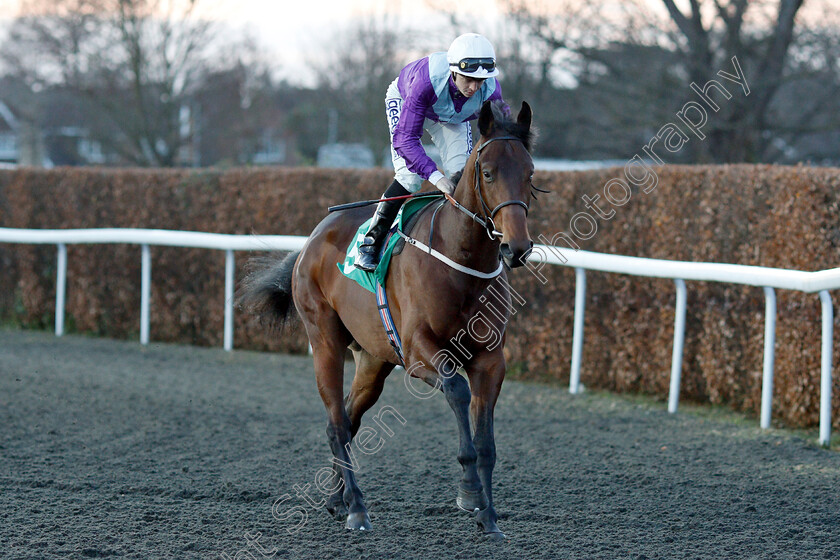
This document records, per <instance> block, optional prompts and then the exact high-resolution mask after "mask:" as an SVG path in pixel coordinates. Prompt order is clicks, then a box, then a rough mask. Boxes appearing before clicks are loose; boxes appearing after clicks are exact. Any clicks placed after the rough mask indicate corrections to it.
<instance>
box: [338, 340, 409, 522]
mask: <svg viewBox="0 0 840 560" xmlns="http://www.w3.org/2000/svg"><path fill="white" fill-rule="evenodd" d="M353 358H354V360H355V362H356V375H355V376H354V377H353V386H352V387H351V389H350V392H349V393H348V394H347V397H346V398H345V399H344V408H345V410H346V411H347V416H348V418H349V419H350V438H351V440H352V438H354V437H356V433H357V432H358V431H359V427H360V426H361V423H362V416H363V415H364V413H365V412H367V411H368V410H369V409H370V408H371V407H372V406H373V405H374V404H375V403H376V401H377V400H378V399H379V396H380V395H381V394H382V389H383V387H384V386H385V378H386V377H388V374H389V373H391V371H392V370H393V369H394V364H391V363H388V362H383V361H381V360H377V359H376V358H374V357H373V356H371V355H370V354H368V353H367V352H365V351H364V350H362V349H354V350H353ZM330 488H336V489H337V490H336V491H335V493H334V494H332V495H331V496H330V497H329V498H328V499H327V509H328V510H329V512H330V513H331V514H332V515H333V517H335V518H336V519H343V517H344V516H345V515H347V513H348V512H347V507H346V506H345V504H344V497H343V491H342V490H343V488H344V484H343V482H342V473H341V467H340V466H339V465H338V463H333V480H332V482H331V484H330Z"/></svg>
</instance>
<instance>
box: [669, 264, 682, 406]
mask: <svg viewBox="0 0 840 560" xmlns="http://www.w3.org/2000/svg"><path fill="white" fill-rule="evenodd" d="M674 284H676V286H677V305H676V310H675V312H674V351H673V353H672V355H671V388H670V392H669V394H668V412H670V413H671V414H674V413H675V412H677V404H678V403H679V400H680V377H681V375H682V360H683V346H684V345H685V300H686V289H685V281H684V280H681V279H679V278H675V279H674Z"/></svg>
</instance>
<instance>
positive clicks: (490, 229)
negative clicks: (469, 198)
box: [397, 136, 528, 279]
mask: <svg viewBox="0 0 840 560" xmlns="http://www.w3.org/2000/svg"><path fill="white" fill-rule="evenodd" d="M496 140H516V141H517V142H522V139H521V138H517V137H516V136H499V137H498V138H491V139H489V140H487V141H486V142H484V143H483V144H481V145H480V146H478V148H476V154H475V185H474V187H473V188H474V189H475V192H476V194H477V195H478V200H479V201H481V212H482V216H479V215H478V213H476V212H472V211H471V210H469V209H468V208H466V207H465V206H463V205H462V204H461V203H459V202H458V201H457V200H455V199H454V198H452V197H451V196H450V195H446V198H447V200H449V202H450V203H452V205H453V206H455V208H457V209H458V210H460V211H461V212H463V213H464V214H466V215H467V216H469V217H470V218H472V219H473V220H474V221H475V222H477V223H478V224H481V226H483V227H484V229H485V231H486V232H487V235H488V236H489V237H490V239H491V240H495V239H496V238H497V237H502V236H503V235H504V234H503V233H502V232H500V231H498V230H496V224H495V223H494V222H493V217H494V216H495V215H496V214H497V213H498V212H499V210H501V209H502V208H504V207H505V206H511V205H513V204H517V205H519V206H521V207H523V208H524V209H525V215H526V216H527V215H528V204H527V203H525V202H524V201H522V200H518V199H512V200H507V201H505V202H502V203H501V204H499V205H498V206H496V207H495V208H493V209H492V210H490V206H489V205H488V204H487V202H486V201H485V200H484V194H483V193H482V192H481V179H480V178H479V175H478V173H479V171H480V169H479V157H480V156H481V151H482V150H484V148H486V147H487V145H488V144H490V143H492V142H495V141H496ZM522 143H523V145H524V142H522ZM443 206H444V203H443V201H441V203H440V204H438V206H437V208H435V211H434V213H433V214H432V219H431V222H430V225H429V244H428V245H424V244H423V243H421V242H420V241H418V240H417V239H414V238H413V237H411V236H410V235H408V234H406V233H404V232H403V231H402V230H400V229H399V228H397V234H398V235H399V236H400V237H402V238H403V239H404V240H405V242H406V243H408V244H410V245H414V246H415V247H417V248H418V249H420V250H422V251H423V252H425V253H428V254H429V255H431V256H433V257H434V258H436V259H438V260H439V261H442V262H444V263H445V264H446V265H447V266H450V267H452V268H454V269H455V270H458V271H460V272H463V273H465V274H469V275H471V276H475V277H477V278H482V279H489V278H495V277H496V276H498V275H499V274H501V273H502V269H503V262H502V259H499V266H498V268H496V270H494V271H493V272H481V271H478V270H474V269H472V268H468V267H466V266H463V265H461V264H458V263H457V262H455V261H453V260H452V259H450V258H448V257H447V256H446V255H444V254H442V253H440V252H439V251H436V250H434V249H432V239H433V238H434V232H435V220H436V219H437V215H438V212H439V211H440V209H441V208H443Z"/></svg>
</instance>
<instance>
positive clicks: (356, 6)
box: [0, 0, 498, 77]
mask: <svg viewBox="0 0 840 560" xmlns="http://www.w3.org/2000/svg"><path fill="white" fill-rule="evenodd" d="M2 1H3V0H0V2H2ZM203 1H204V2H206V3H207V5H208V8H209V9H210V10H211V12H212V13H214V14H217V16H218V17H220V19H222V20H224V21H226V22H228V23H229V24H232V25H236V26H245V27H246V28H248V29H250V30H252V31H253V32H255V33H256V35H257V36H258V37H259V38H260V39H261V40H262V41H264V43H265V44H266V45H267V46H268V47H270V48H272V49H273V50H275V51H276V52H277V53H278V56H279V59H280V60H279V62H280V64H281V65H282V68H283V69H284V71H281V75H282V74H290V75H292V76H299V75H300V72H305V65H306V58H307V57H308V56H311V55H310V53H312V52H313V51H314V52H317V51H319V50H321V49H324V48H325V47H326V46H328V45H329V41H330V39H331V38H332V37H335V34H336V33H337V32H339V31H340V30H341V29H342V27H346V26H347V25H348V23H349V22H351V21H353V20H354V19H363V18H367V17H370V16H372V15H373V16H383V15H385V14H386V13H387V14H388V15H389V16H390V17H392V18H393V21H399V22H400V23H401V24H402V25H408V26H411V27H414V28H418V27H419V28H422V26H423V25H424V24H427V25H429V26H433V25H434V23H433V22H434V21H435V20H436V19H437V18H439V17H440V16H439V14H438V15H437V16H436V13H435V10H434V9H432V8H431V7H430V5H433V4H435V3H437V4H439V5H444V4H445V5H452V3H451V2H445V1H444V0H389V1H387V2H386V1H384V0H315V1H314V2H306V1H300V0H297V1H294V0H280V1H274V2H268V1H265V0H203ZM457 9H458V12H459V13H460V14H462V15H466V14H482V17H490V18H492V17H495V16H496V15H497V13H498V12H497V7H496V0H483V1H478V0H460V1H459V2H458V8H457ZM438 21H440V20H439V19H438ZM452 38H453V39H454V37H452ZM447 47H448V43H447V44H442V45H441V46H440V50H445V49H446V48H447ZM287 77H291V76H287Z"/></svg>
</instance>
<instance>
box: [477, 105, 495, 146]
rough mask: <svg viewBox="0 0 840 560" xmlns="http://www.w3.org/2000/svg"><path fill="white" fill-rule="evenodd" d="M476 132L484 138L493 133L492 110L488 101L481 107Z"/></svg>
mask: <svg viewBox="0 0 840 560" xmlns="http://www.w3.org/2000/svg"><path fill="white" fill-rule="evenodd" d="M478 132H479V133H480V134H481V135H482V136H484V137H485V138H486V137H487V136H490V133H491V132H493V108H492V107H490V101H485V102H484V105H482V106H481V113H479V115H478Z"/></svg>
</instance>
